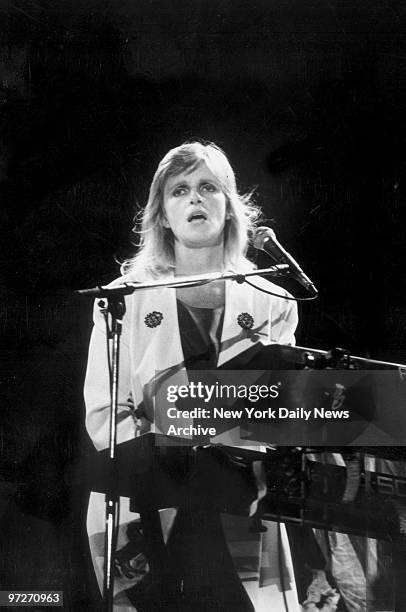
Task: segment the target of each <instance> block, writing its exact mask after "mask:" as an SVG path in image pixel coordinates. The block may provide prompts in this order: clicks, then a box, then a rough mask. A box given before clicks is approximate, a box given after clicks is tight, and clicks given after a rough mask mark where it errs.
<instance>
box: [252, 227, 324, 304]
mask: <svg viewBox="0 0 406 612" xmlns="http://www.w3.org/2000/svg"><path fill="white" fill-rule="evenodd" d="M252 243H253V245H254V247H255V248H256V249H261V251H265V252H266V253H268V255H270V256H271V257H272V258H273V259H275V261H276V262H277V263H282V264H288V266H289V269H290V275H291V276H292V277H293V278H294V279H296V280H297V281H298V282H299V283H300V284H301V285H302V286H303V287H304V288H305V289H306V290H307V291H309V292H310V293H312V294H313V295H317V293H318V291H317V289H316V287H315V286H314V285H313V283H312V281H311V280H310V278H309V277H308V276H306V274H305V273H304V272H303V270H302V268H301V267H300V266H299V264H298V263H297V261H295V259H293V257H292V255H291V254H290V253H288V252H287V251H286V250H285V249H284V248H283V246H282V245H281V243H280V242H279V241H278V239H277V237H276V235H275V232H274V231H273V229H271V228H270V227H258V228H257V230H256V232H255V233H254V238H253V241H252Z"/></svg>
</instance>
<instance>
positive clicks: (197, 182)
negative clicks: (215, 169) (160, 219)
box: [163, 162, 227, 248]
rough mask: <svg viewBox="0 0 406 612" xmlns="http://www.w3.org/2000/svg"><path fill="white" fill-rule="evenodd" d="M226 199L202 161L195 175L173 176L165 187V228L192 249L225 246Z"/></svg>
mask: <svg viewBox="0 0 406 612" xmlns="http://www.w3.org/2000/svg"><path fill="white" fill-rule="evenodd" d="M226 208H227V201H226V196H225V195H224V193H223V191H222V190H221V187H220V183H219V181H218V179H217V178H216V177H215V176H214V174H213V173H212V172H211V171H210V170H209V169H208V167H207V166H206V164H205V163H204V162H201V163H200V164H199V165H198V166H197V167H196V168H195V169H194V170H193V171H192V172H182V173H181V174H178V175H176V176H172V177H170V178H169V179H168V180H167V182H166V185H165V188H164V197H163V209H164V215H165V217H164V227H167V228H170V229H171V230H172V232H173V234H174V236H175V240H178V241H179V242H181V243H182V244H183V245H185V246H188V247H190V248H200V247H210V246H217V245H219V244H222V243H223V233H224V225H225V221H226V218H227V212H226Z"/></svg>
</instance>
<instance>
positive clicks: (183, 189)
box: [172, 187, 186, 198]
mask: <svg viewBox="0 0 406 612" xmlns="http://www.w3.org/2000/svg"><path fill="white" fill-rule="evenodd" d="M185 193H186V187H176V189H174V191H173V192H172V195H174V196H175V198H176V197H178V196H181V195H184V194H185Z"/></svg>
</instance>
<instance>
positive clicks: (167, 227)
mask: <svg viewBox="0 0 406 612" xmlns="http://www.w3.org/2000/svg"><path fill="white" fill-rule="evenodd" d="M162 227H166V229H170V227H171V226H170V225H169V221H168V219H167V218H166V215H165V213H162Z"/></svg>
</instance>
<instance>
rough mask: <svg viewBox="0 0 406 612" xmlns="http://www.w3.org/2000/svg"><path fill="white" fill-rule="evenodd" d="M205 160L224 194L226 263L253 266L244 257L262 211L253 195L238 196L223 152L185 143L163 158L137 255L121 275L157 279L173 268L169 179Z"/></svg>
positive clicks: (144, 214)
mask: <svg viewBox="0 0 406 612" xmlns="http://www.w3.org/2000/svg"><path fill="white" fill-rule="evenodd" d="M202 162H204V163H205V164H206V166H207V167H208V169H209V170H210V172H212V173H213V174H214V176H215V177H216V178H217V180H218V181H219V183H220V187H221V189H222V191H223V193H224V195H225V196H226V201H227V212H228V218H227V220H226V225H225V229H224V265H225V267H226V268H227V269H230V268H231V269H241V268H242V269H247V268H252V267H253V264H252V262H250V261H249V260H248V259H247V258H246V253H247V249H248V244H249V234H250V232H251V231H252V229H253V227H254V225H255V222H256V220H257V219H258V217H259V208H258V207H257V206H255V205H254V204H253V203H252V202H251V194H247V195H240V194H239V193H238V191H237V184H236V179H235V174H234V171H233V169H232V167H231V165H230V162H229V161H228V159H227V157H226V155H225V153H224V152H223V151H222V150H221V149H220V148H219V147H218V146H216V145H215V144H214V143H208V144H203V143H201V142H190V143H184V144H182V145H180V146H179V147H176V148H174V149H171V150H170V151H168V153H167V154H166V155H165V157H164V158H163V159H162V160H161V162H160V164H159V166H158V169H157V171H156V172H155V175H154V178H153V179H152V183H151V187H150V190H149V197H148V202H147V205H146V207H145V208H144V210H143V212H142V217H141V229H140V230H138V229H137V226H136V227H135V228H134V232H135V233H137V234H139V236H140V242H139V248H138V252H137V253H136V255H135V256H134V257H133V258H130V259H127V260H126V261H125V262H124V263H123V265H122V266H121V271H122V273H123V274H124V273H129V272H131V273H133V274H134V275H135V276H136V277H137V279H139V280H142V279H143V278H156V277H158V276H162V275H165V274H167V273H169V272H170V271H173V270H174V268H175V256H174V236H173V234H172V230H171V229H169V228H166V227H164V224H163V222H164V212H163V194H164V188H165V184H166V181H167V180H168V178H169V177H172V176H176V175H178V174H181V173H182V172H193V170H194V169H195V168H196V167H197V166H198V165H199V164H201V163H202Z"/></svg>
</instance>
